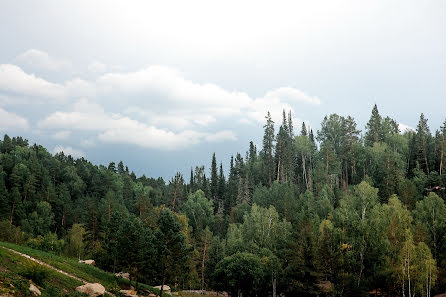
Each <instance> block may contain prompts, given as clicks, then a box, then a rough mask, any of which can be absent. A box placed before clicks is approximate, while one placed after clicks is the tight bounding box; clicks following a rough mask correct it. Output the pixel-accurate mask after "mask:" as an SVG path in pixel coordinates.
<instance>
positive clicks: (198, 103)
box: [96, 66, 321, 126]
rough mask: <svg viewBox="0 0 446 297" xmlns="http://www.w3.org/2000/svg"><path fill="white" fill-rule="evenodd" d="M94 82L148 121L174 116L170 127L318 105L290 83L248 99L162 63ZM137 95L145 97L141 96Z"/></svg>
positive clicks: (258, 116) (261, 116)
mask: <svg viewBox="0 0 446 297" xmlns="http://www.w3.org/2000/svg"><path fill="white" fill-rule="evenodd" d="M96 83H97V89H98V92H100V93H102V94H104V95H106V96H107V98H110V97H113V96H115V97H118V98H122V97H125V98H126V99H127V100H128V101H129V102H130V103H132V102H133V103H134V104H135V105H136V104H137V105H138V106H132V107H131V108H128V109H127V110H126V112H128V113H138V114H139V115H140V116H145V117H148V118H149V120H150V119H151V120H152V121H153V123H159V122H165V120H163V119H159V116H162V117H164V119H167V118H168V117H169V115H173V116H174V117H175V118H174V119H173V120H174V121H173V122H172V121H170V119H169V120H168V121H167V122H168V123H170V125H171V126H175V125H176V124H181V125H184V124H186V125H188V126H190V125H192V124H197V125H202V126H206V125H208V124H209V123H213V122H215V121H216V120H217V118H218V117H228V116H239V117H247V121H248V120H255V121H257V122H263V121H264V119H265V114H266V112H267V111H270V112H271V114H272V116H273V118H278V119H280V117H281V113H282V110H283V109H287V110H292V111H293V106H295V105H296V104H311V105H316V106H318V105H320V104H321V100H320V99H319V98H318V97H316V96H309V95H308V94H306V93H305V92H303V91H301V90H298V89H295V88H291V87H282V88H278V89H275V90H272V91H269V92H267V93H266V94H265V95H264V96H262V97H259V98H252V97H250V96H249V95H248V94H247V93H245V92H240V91H228V90H226V89H223V88H221V87H220V86H218V85H216V84H212V83H204V84H200V83H196V82H193V81H190V80H187V79H186V78H184V77H183V76H182V75H181V73H180V72H178V71H176V70H175V69H172V68H168V67H164V66H150V67H147V68H145V69H142V70H139V71H136V72H130V73H107V74H104V75H102V76H100V77H99V78H98V79H97V81H96ZM142 97H143V98H145V99H144V100H141V98H142ZM166 105H169V107H171V109H170V110H169V114H168V115H164V114H160V111H162V112H164V111H165V109H166ZM147 110H148V111H147ZM191 110H193V111H194V112H193V113H191V112H190V111H191ZM185 111H186V112H185ZM178 114H181V116H182V118H181V117H178V116H177V115H178ZM200 115H205V117H203V116H200Z"/></svg>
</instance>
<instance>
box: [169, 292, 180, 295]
mask: <svg viewBox="0 0 446 297" xmlns="http://www.w3.org/2000/svg"><path fill="white" fill-rule="evenodd" d="M171 294H172V295H175V296H180V294H178V292H172V293H171Z"/></svg>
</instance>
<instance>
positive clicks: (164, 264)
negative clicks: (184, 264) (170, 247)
mask: <svg viewBox="0 0 446 297" xmlns="http://www.w3.org/2000/svg"><path fill="white" fill-rule="evenodd" d="M166 270H167V255H165V256H164V263H163V278H162V281H161V290H160V297H163V291H164V282H165V281H166Z"/></svg>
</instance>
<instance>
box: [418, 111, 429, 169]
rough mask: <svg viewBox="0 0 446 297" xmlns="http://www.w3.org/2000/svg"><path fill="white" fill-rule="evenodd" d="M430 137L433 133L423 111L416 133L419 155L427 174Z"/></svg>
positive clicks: (419, 160) (421, 164)
mask: <svg viewBox="0 0 446 297" xmlns="http://www.w3.org/2000/svg"><path fill="white" fill-rule="evenodd" d="M430 137H431V133H430V131H429V126H428V125H427V119H426V118H425V117H424V114H423V113H421V115H420V120H419V122H418V125H417V134H416V143H417V156H418V162H419V163H420V166H422V168H423V169H424V172H425V173H427V174H429V161H428V142H429V140H430Z"/></svg>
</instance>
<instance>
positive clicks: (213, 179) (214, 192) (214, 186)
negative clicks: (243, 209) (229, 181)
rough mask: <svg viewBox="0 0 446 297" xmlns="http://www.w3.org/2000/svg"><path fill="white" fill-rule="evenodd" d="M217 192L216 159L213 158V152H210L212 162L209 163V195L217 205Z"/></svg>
mask: <svg viewBox="0 0 446 297" xmlns="http://www.w3.org/2000/svg"><path fill="white" fill-rule="evenodd" d="M217 192H218V171H217V160H216V158H215V153H213V154H212V164H211V196H212V199H213V200H214V205H217V198H218V197H217Z"/></svg>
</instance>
